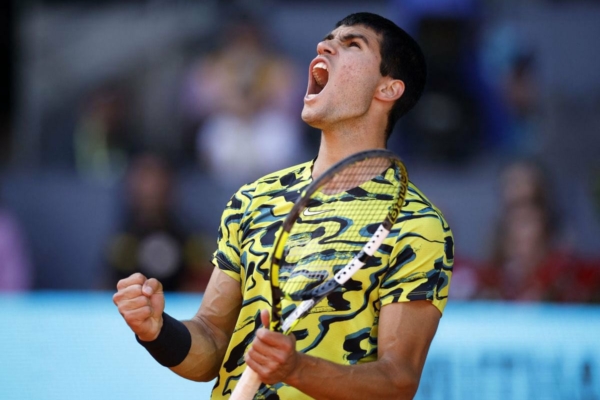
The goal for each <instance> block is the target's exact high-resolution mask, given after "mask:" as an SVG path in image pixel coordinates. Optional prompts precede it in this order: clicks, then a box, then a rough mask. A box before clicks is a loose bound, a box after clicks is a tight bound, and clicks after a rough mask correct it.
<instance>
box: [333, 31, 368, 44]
mask: <svg viewBox="0 0 600 400" xmlns="http://www.w3.org/2000/svg"><path fill="white" fill-rule="evenodd" d="M334 38H335V36H334V35H333V33H330V34H329V35H327V36H325V37H324V38H323V41H326V40H333V39H334ZM353 39H359V40H362V41H363V42H365V44H366V45H367V46H368V45H369V40H368V39H367V37H366V36H364V35H361V34H360V33H346V34H345V35H342V36H340V40H341V41H342V42H349V41H351V40H353Z"/></svg>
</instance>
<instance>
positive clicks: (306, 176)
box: [232, 161, 313, 205]
mask: <svg viewBox="0 0 600 400" xmlns="http://www.w3.org/2000/svg"><path fill="white" fill-rule="evenodd" d="M312 164H313V161H307V162H304V163H302V164H297V165H294V166H291V167H288V168H284V169H281V170H279V171H276V172H272V173H270V174H267V175H265V176H263V177H261V178H259V179H257V180H255V181H253V182H250V183H247V184H245V185H243V186H242V187H240V188H239V189H238V190H237V192H236V193H235V194H234V195H233V196H232V201H233V202H234V203H235V204H234V205H241V203H246V204H250V203H252V202H253V201H255V200H257V199H260V198H272V197H276V196H277V195H281V194H282V193H285V192H289V191H290V190H294V189H300V188H303V187H304V186H306V184H307V183H309V181H310V179H311V169H312Z"/></svg>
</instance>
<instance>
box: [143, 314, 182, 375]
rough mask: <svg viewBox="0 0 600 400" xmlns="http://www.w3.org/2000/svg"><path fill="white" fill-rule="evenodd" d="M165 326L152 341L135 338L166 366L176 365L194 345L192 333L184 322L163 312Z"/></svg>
mask: <svg viewBox="0 0 600 400" xmlns="http://www.w3.org/2000/svg"><path fill="white" fill-rule="evenodd" d="M162 317H163V326H162V329H161V330H160V333H159V334H158V336H157V337H156V339H154V340H153V341H151V342H145V341H143V340H141V339H140V338H139V337H138V336H137V335H135V339H136V340H137V341H138V343H139V344H141V345H142V346H144V348H145V349H146V350H148V353H150V355H151V356H152V357H154V359H155V360H156V361H158V363H159V364H160V365H162V366H164V367H175V366H177V365H179V364H181V362H182V361H183V360H184V359H185V358H186V357H187V355H188V353H189V352H190V348H191V347H192V335H191V334H190V331H189V330H188V328H187V327H186V326H185V325H184V324H183V322H181V321H178V320H176V319H175V318H173V317H171V316H170V315H169V314H167V313H164V312H163V315H162Z"/></svg>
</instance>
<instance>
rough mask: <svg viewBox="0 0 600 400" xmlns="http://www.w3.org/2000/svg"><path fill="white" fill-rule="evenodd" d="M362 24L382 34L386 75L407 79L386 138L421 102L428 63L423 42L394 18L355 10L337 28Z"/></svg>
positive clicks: (396, 104)
mask: <svg viewBox="0 0 600 400" xmlns="http://www.w3.org/2000/svg"><path fill="white" fill-rule="evenodd" d="M342 25H344V26H354V25H362V26H364V27H366V28H369V29H372V30H373V31H374V32H375V33H377V34H378V35H380V36H381V43H380V52H381V65H380V66H379V70H380V72H381V75H382V76H391V77H392V78H394V79H400V80H401V81H403V82H404V86H405V89H404V93H403V94H402V96H401V97H400V98H399V99H398V100H396V102H395V103H394V105H393V107H392V109H391V111H390V114H389V116H388V124H387V128H386V137H389V135H390V134H391V132H392V130H393V129H394V125H395V124H396V122H397V121H398V120H399V119H400V117H402V116H403V115H404V114H406V113H407V112H408V111H409V110H410V109H412V108H413V107H414V106H415V104H417V102H418V101H419V98H420V97H421V93H423V89H424V87H425V81H426V78H427V64H426V62H425V56H423V52H422V51H421V47H420V46H419V44H418V43H417V42H416V41H415V40H414V39H413V38H412V37H411V36H410V35H409V34H408V33H406V32H405V31H404V30H403V29H402V28H400V27H399V26H398V25H396V24H395V23H393V22H392V21H390V20H388V19H386V18H384V17H382V16H379V15H377V14H372V13H366V12H361V13H355V14H350V15H348V16H347V17H346V18H344V19H342V20H341V21H339V22H338V23H337V24H336V25H335V27H336V28H339V27H340V26H342Z"/></svg>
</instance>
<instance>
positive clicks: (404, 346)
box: [246, 301, 441, 399]
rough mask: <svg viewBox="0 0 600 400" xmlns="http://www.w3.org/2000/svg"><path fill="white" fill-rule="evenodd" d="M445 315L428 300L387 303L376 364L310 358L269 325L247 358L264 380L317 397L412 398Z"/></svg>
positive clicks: (266, 316) (262, 330) (381, 318)
mask: <svg viewBox="0 0 600 400" xmlns="http://www.w3.org/2000/svg"><path fill="white" fill-rule="evenodd" d="M262 317H263V319H268V314H267V313H264V314H263V315H262ZM440 317H441V314H440V312H439V311H438V310H437V309H436V308H435V307H434V306H433V305H431V303H429V302H428V301H414V302H405V303H393V304H389V305H386V306H384V307H383V308H382V309H381V314H380V319H379V338H378V359H377V361H375V362H372V363H366V364H360V365H353V366H347V365H339V364H335V363H332V362H329V361H325V360H322V359H318V358H315V357H311V356H308V355H306V354H302V353H299V352H297V351H296V350H295V340H294V338H293V336H291V337H288V336H283V335H281V334H279V333H276V332H270V331H268V330H266V329H260V330H259V331H258V332H257V336H256V339H255V340H254V342H253V344H252V348H251V349H250V351H249V352H248V354H247V357H246V362H247V364H248V366H250V367H251V368H252V369H253V370H255V371H256V372H257V373H258V374H259V376H260V377H261V380H262V381H263V382H265V383H268V384H273V383H276V382H285V383H287V384H289V385H290V386H293V387H295V388H297V389H299V390H300V391H302V392H304V393H306V394H308V395H309V396H311V397H314V398H319V399H365V398H377V399H412V398H413V397H414V395H415V393H416V392H417V388H418V386H419V380H420V378H421V372H422V370H423V366H424V364H425V359H426V357H427V352H428V351H429V346H430V344H431V341H432V340H433V337H434V335H435V332H436V330H437V326H438V323H439V320H440ZM263 322H265V321H263Z"/></svg>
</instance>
